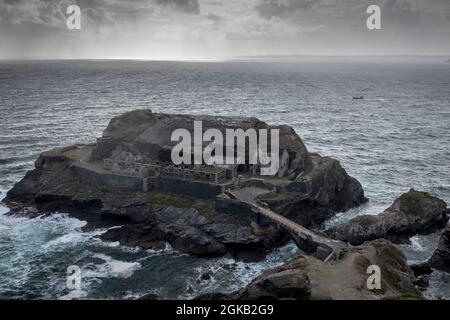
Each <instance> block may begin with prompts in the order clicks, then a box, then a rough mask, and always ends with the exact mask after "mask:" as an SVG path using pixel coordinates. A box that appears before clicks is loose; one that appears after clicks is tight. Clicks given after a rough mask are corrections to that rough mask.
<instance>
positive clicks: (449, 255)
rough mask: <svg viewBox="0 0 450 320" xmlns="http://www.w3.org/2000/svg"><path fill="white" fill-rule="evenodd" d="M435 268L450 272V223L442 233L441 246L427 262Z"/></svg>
mask: <svg viewBox="0 0 450 320" xmlns="http://www.w3.org/2000/svg"><path fill="white" fill-rule="evenodd" d="M427 264H428V265H429V266H431V267H432V268H434V269H439V270H443V271H445V272H449V273H450V225H447V228H446V229H445V230H444V232H443V233H442V236H441V238H440V240H439V246H438V248H437V249H436V251H435V252H434V253H433V255H432V256H431V258H430V260H429V261H428V263H427Z"/></svg>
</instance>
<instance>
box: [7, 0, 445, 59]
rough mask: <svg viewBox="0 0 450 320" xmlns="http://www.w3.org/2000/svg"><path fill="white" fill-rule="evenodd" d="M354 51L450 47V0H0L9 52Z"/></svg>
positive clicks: (153, 55) (167, 55) (427, 51)
mask: <svg viewBox="0 0 450 320" xmlns="http://www.w3.org/2000/svg"><path fill="white" fill-rule="evenodd" d="M74 3H76V4H77V5H79V7H80V8H81V11H82V20H81V23H82V26H81V30H68V29H67V27H66V21H65V17H66V16H67V15H66V13H65V11H66V9H67V6H68V5H70V4H74ZM371 4H376V5H379V6H380V7H381V22H382V30H368V29H367V28H366V19H367V17H368V14H366V9H367V7H368V6H369V5H371ZM353 54H358V55H359V54H365V55H379V54H389V55H390V54H410V55H416V54H419V55H422V54H424V55H432V54H436V55H448V54H450V0H77V1H73V0H62V1H58V0H0V58H138V59H139V58H142V59H192V58H226V57H235V56H249V55H353Z"/></svg>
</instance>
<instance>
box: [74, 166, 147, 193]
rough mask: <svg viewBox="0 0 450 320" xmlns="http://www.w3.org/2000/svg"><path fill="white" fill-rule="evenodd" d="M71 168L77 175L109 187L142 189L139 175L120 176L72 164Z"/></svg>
mask: <svg viewBox="0 0 450 320" xmlns="http://www.w3.org/2000/svg"><path fill="white" fill-rule="evenodd" d="M71 170H73V171H74V172H75V173H76V174H78V175H79V176H81V177H83V178H85V179H88V180H89V181H92V182H94V183H97V184H101V185H105V186H107V187H109V188H119V189H129V190H135V191H142V179H141V178H139V177H130V176H121V175H117V174H113V173H99V172H96V171H93V170H90V169H88V168H85V167H82V166H77V165H74V166H73V167H72V168H71Z"/></svg>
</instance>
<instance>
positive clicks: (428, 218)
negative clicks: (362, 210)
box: [327, 189, 448, 245]
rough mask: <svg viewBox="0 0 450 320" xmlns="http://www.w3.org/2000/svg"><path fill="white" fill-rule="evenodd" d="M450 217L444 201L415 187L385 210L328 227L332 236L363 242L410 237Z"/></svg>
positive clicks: (357, 242)
mask: <svg viewBox="0 0 450 320" xmlns="http://www.w3.org/2000/svg"><path fill="white" fill-rule="evenodd" d="M447 221H448V216H447V205H446V203H445V202H444V201H442V200H440V199H438V198H436V197H433V196H431V195H429V194H428V193H426V192H420V191H416V190H414V189H411V190H409V192H407V193H405V194H403V195H401V196H400V197H399V198H398V199H396V200H395V201H394V203H393V204H392V205H391V206H390V207H389V208H388V209H386V210H385V211H384V212H383V213H381V214H379V215H376V216H367V215H365V216H359V217H356V218H353V219H352V220H350V221H349V222H347V223H344V224H341V225H338V226H335V227H332V228H330V229H329V230H327V234H328V235H329V236H331V237H332V238H335V239H338V240H343V241H347V242H350V243H351V244H354V245H356V244H360V243H362V242H364V241H367V240H373V239H379V238H386V239H390V240H392V241H394V242H399V241H407V239H408V237H410V236H413V235H415V234H424V233H429V232H433V231H435V230H437V229H439V228H443V227H444V226H445V224H446V223H447Z"/></svg>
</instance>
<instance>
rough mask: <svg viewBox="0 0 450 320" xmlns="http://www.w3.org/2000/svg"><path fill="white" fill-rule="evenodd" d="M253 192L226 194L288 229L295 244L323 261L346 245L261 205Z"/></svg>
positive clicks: (334, 257)
mask: <svg viewBox="0 0 450 320" xmlns="http://www.w3.org/2000/svg"><path fill="white" fill-rule="evenodd" d="M253 189H255V188H253ZM262 190H263V189H262ZM254 192H255V190H246V189H241V190H234V191H228V192H227V194H228V195H229V196H231V197H232V198H234V199H237V200H240V201H242V202H245V203H248V204H249V205H251V206H252V207H253V208H254V209H255V210H256V211H257V212H258V213H260V214H261V215H262V216H263V217H265V218H267V219H268V220H270V221H272V222H273V223H275V224H277V225H278V226H280V227H281V228H283V229H285V230H286V231H288V232H289V233H290V235H291V236H292V238H293V240H294V241H295V243H296V244H297V246H298V247H299V248H300V249H301V250H302V251H305V253H309V254H311V255H313V256H316V257H317V258H319V259H321V260H324V261H329V260H331V259H336V260H337V259H339V255H340V252H341V251H342V249H343V248H345V247H346V244H345V243H344V242H342V241H338V240H333V239H330V238H327V237H325V236H322V235H319V234H317V233H315V232H313V231H311V230H309V229H307V228H305V227H303V226H302V225H300V224H298V223H296V222H294V221H292V220H290V219H288V218H286V217H284V216H282V215H281V214H278V213H276V212H273V211H272V210H270V209H268V208H265V207H263V206H262V205H261V204H259V203H258V202H257V201H256V200H255V198H254V196H253V195H254V194H255V193H254Z"/></svg>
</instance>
